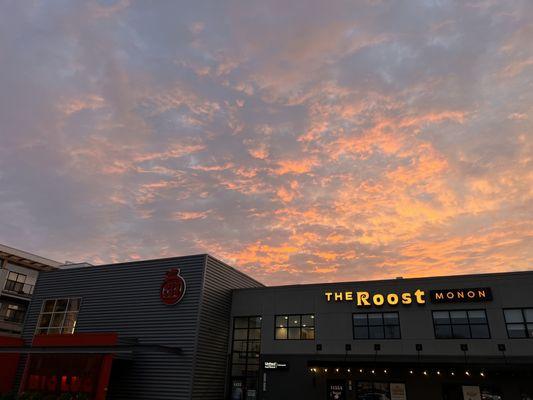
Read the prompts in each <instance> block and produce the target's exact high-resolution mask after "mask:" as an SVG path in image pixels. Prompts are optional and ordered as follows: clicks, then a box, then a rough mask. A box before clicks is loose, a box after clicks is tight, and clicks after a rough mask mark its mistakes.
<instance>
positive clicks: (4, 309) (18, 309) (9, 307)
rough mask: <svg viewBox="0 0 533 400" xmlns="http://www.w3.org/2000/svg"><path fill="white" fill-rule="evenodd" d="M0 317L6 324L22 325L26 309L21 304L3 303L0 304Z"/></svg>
mask: <svg viewBox="0 0 533 400" xmlns="http://www.w3.org/2000/svg"><path fill="white" fill-rule="evenodd" d="M0 310H1V317H2V319H3V320H4V321H6V322H14V323H17V324H22V323H23V322H24V316H25V315H26V310H27V307H26V306H25V305H22V304H15V303H4V304H0Z"/></svg>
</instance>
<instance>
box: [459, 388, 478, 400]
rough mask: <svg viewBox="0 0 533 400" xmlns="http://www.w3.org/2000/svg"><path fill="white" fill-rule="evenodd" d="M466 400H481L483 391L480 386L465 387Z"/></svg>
mask: <svg viewBox="0 0 533 400" xmlns="http://www.w3.org/2000/svg"><path fill="white" fill-rule="evenodd" d="M463 399H464V400H481V390H479V386H463Z"/></svg>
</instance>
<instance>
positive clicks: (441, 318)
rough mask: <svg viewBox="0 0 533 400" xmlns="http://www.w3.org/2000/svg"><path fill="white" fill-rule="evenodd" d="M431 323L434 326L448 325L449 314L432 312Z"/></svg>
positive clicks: (446, 312)
mask: <svg viewBox="0 0 533 400" xmlns="http://www.w3.org/2000/svg"><path fill="white" fill-rule="evenodd" d="M433 321H435V324H436V325H448V324H449V323H450V313H449V312H448V311H433Z"/></svg>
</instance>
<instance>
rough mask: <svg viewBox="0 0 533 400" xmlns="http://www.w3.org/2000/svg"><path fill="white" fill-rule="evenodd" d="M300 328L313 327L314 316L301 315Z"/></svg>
mask: <svg viewBox="0 0 533 400" xmlns="http://www.w3.org/2000/svg"><path fill="white" fill-rule="evenodd" d="M302 326H315V318H314V315H302Z"/></svg>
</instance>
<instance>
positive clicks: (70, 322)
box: [63, 312, 78, 327]
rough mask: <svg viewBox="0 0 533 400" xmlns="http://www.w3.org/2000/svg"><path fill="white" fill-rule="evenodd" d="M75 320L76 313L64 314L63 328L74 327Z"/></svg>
mask: <svg viewBox="0 0 533 400" xmlns="http://www.w3.org/2000/svg"><path fill="white" fill-rule="evenodd" d="M77 318H78V313H75V312H70V313H66V315H65V321H64V322H63V326H65V327H73V326H76V320H77Z"/></svg>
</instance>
